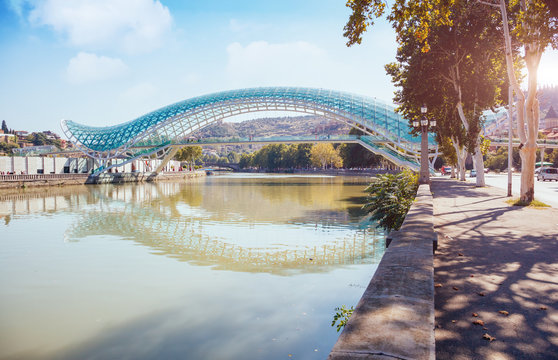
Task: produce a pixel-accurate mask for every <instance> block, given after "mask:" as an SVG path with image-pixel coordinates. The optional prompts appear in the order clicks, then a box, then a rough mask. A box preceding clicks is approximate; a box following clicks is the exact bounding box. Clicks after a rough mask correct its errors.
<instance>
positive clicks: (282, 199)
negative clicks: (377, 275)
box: [67, 180, 383, 274]
mask: <svg viewBox="0 0 558 360" xmlns="http://www.w3.org/2000/svg"><path fill="white" fill-rule="evenodd" d="M243 181H244V180H243ZM243 181H240V182H233V184H234V185H232V186H231V184H230V183H229V182H226V184H225V185H224V184H222V183H220V184H219V183H213V184H211V182H209V186H206V185H207V184H200V183H189V184H177V183H166V184H165V183H163V184H155V185H152V186H151V185H150V186H148V187H146V188H145V189H144V190H143V191H144V194H143V195H138V194H137V193H136V195H135V196H133V197H132V196H131V194H130V193H128V194H127V195H124V194H123V191H125V189H124V188H122V189H120V191H115V190H114V189H110V190H109V189H108V188H100V187H99V188H96V189H95V190H94V191H95V192H97V194H96V196H97V197H98V198H99V199H101V200H100V201H99V204H98V206H97V207H98V208H97V209H90V210H87V211H84V212H83V216H82V219H80V220H79V221H77V222H76V223H75V224H74V225H73V226H72V227H71V228H70V229H68V232H67V238H69V239H70V240H72V239H73V240H78V239H80V238H83V237H86V236H92V235H107V234H109V235H115V236H119V237H122V238H125V239H131V240H134V241H137V242H139V243H141V244H142V245H145V246H148V247H150V248H153V249H155V250H156V252H155V253H156V254H160V255H165V256H170V257H173V258H176V259H178V260H181V261H188V262H191V263H194V264H199V265H213V266H215V267H216V268H218V269H227V270H235V271H250V272H271V273H279V274H288V273H289V271H292V270H296V271H303V272H307V271H326V270H327V269H328V267H329V266H331V265H339V264H357V263H376V262H379V260H380V258H381V255H382V254H383V241H382V239H383V233H379V234H375V229H371V230H370V231H367V230H360V231H358V230H357V229H355V230H354V232H351V234H352V235H350V236H348V235H347V232H344V234H345V235H344V237H343V238H338V239H335V240H333V241H332V240H331V237H330V238H328V239H324V242H323V243H320V244H316V243H315V242H314V243H311V244H304V245H301V246H300V245H297V246H295V247H292V246H291V247H287V246H269V247H246V246H241V245H239V244H236V243H234V240H233V241H230V240H227V239H225V238H222V237H221V238H220V237H217V236H215V235H214V234H211V231H212V229H213V224H215V223H216V222H221V221H224V222H228V223H230V224H231V229H232V228H234V227H235V226H236V225H238V224H234V223H233V222H231V216H232V215H231V213H233V215H234V213H237V215H240V218H238V217H236V218H235V217H234V216H232V218H234V219H236V220H235V222H239V223H242V224H244V225H246V224H248V225H249V224H254V223H255V222H256V223H258V224H261V222H262V221H263V222H264V223H265V222H266V221H268V220H271V221H270V223H276V224H277V223H283V224H284V223H285V222H289V223H292V224H297V223H305V224H308V223H313V222H315V223H316V229H318V227H319V230H320V231H321V230H324V229H325V230H327V229H328V228H329V227H330V226H334V225H335V224H339V223H346V222H347V221H349V220H350V218H351V217H352V214H350V211H351V210H350V209H351V208H352V207H355V206H354V205H353V206H351V205H350V204H346V202H342V203H343V204H338V203H339V202H340V200H339V199H344V198H345V199H346V198H350V197H351V194H350V193H354V191H352V192H351V191H344V190H343V185H342V184H336V185H335V186H331V184H326V186H318V187H317V188H316V187H314V189H312V187H311V186H308V184H307V183H304V184H302V186H301V185H300V184H297V185H294V184H293V183H290V184H287V185H276V186H273V185H269V183H267V182H266V183H265V185H263V186H262V184H260V183H258V182H255V183H254V182H250V183H245V184H242V182H243ZM241 184H242V186H241ZM301 187H303V188H305V189H300V188H301ZM271 188H272V189H274V190H278V189H279V190H278V192H279V194H283V195H284V196H281V195H280V196H279V197H276V196H275V195H273V196H270V195H269V194H270V191H269V189H271ZM136 190H137V189H136ZM353 190H354V189H353ZM345 192H346V193H345ZM299 194H303V195H304V197H303V199H304V200H303V201H302V202H303V204H301V203H300V202H298V201H296V200H297V199H298V198H297V196H298V195H299ZM322 196H323V197H324V198H325V200H324V199H323V198H322V199H321V200H319V198H321V197H322ZM124 198H126V199H127V200H126V201H124V200H125V199H124ZM132 198H133V199H135V200H136V201H132ZM119 200H122V201H119ZM307 201H309V203H310V204H313V205H312V206H308V205H306V204H305V203H306V202H307ZM336 202H338V203H337V204H336ZM198 204H199V205H198ZM316 204H318V206H314V205H316ZM328 204H329V205H332V204H334V205H336V206H337V208H340V210H331V207H328ZM196 205H198V206H196ZM185 207H186V208H187V209H189V211H190V216H186V215H184V214H183V213H184V212H185ZM270 208H271V209H270ZM334 208H335V207H334ZM191 211H195V212H197V213H198V212H199V213H200V214H202V216H191ZM274 215H275V217H274ZM247 228H248V227H246V228H245V230H246V229H247ZM247 231H249V230H247ZM379 239H380V240H379Z"/></svg>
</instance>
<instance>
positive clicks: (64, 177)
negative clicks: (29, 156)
mask: <svg viewBox="0 0 558 360" xmlns="http://www.w3.org/2000/svg"><path fill="white" fill-rule="evenodd" d="M200 176H205V172H204V171H179V172H168V173H160V174H158V175H157V174H155V173H112V174H101V175H99V176H90V175H88V174H44V175H0V189H9V188H24V187H36V186H63V185H83V184H122V183H126V182H142V181H165V180H169V181H176V180H183V179H191V178H195V177H200Z"/></svg>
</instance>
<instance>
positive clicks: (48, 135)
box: [43, 130, 60, 140]
mask: <svg viewBox="0 0 558 360" xmlns="http://www.w3.org/2000/svg"><path fill="white" fill-rule="evenodd" d="M43 134H45V136H46V138H47V139H49V140H58V139H60V136H59V135H58V134H57V133H55V132H52V131H50V130H47V131H43Z"/></svg>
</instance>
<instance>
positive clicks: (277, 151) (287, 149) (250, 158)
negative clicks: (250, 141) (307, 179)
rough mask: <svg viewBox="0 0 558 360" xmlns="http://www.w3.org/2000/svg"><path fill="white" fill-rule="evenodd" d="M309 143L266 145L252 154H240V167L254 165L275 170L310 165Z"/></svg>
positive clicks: (310, 146)
mask: <svg viewBox="0 0 558 360" xmlns="http://www.w3.org/2000/svg"><path fill="white" fill-rule="evenodd" d="M311 149H312V145H311V144H297V145H285V144H274V145H267V146H264V147H263V148H261V149H260V150H258V151H255V152H254V153H252V154H242V155H240V158H239V161H238V164H239V166H240V168H242V169H245V168H249V167H256V168H259V169H266V170H269V171H275V170H279V169H293V168H303V167H307V166H309V165H310V150H311Z"/></svg>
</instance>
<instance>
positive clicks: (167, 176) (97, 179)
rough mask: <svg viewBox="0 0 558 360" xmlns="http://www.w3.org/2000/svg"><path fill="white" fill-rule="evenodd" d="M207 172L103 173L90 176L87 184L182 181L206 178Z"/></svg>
mask: <svg viewBox="0 0 558 360" xmlns="http://www.w3.org/2000/svg"><path fill="white" fill-rule="evenodd" d="M205 175H206V174H205V171H201V170H198V171H176V172H166V173H160V174H156V173H117V174H115V173H111V174H107V173H103V174H100V175H97V176H90V177H89V178H88V179H87V181H86V182H85V183H86V184H122V183H127V182H143V181H165V180H170V181H174V180H182V179H192V178H196V177H200V176H205Z"/></svg>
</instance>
